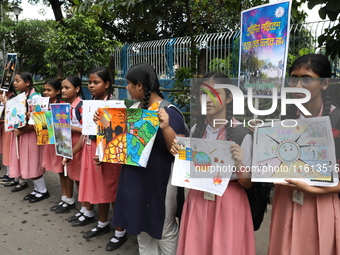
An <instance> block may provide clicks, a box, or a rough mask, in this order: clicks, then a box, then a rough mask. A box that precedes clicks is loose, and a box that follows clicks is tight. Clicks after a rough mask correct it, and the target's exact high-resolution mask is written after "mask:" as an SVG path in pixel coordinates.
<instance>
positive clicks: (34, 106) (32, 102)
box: [27, 96, 50, 125]
mask: <svg viewBox="0 0 340 255" xmlns="http://www.w3.org/2000/svg"><path fill="white" fill-rule="evenodd" d="M49 101H50V98H49V97H40V96H39V97H35V98H32V99H27V105H28V112H29V113H30V116H31V117H30V119H29V120H28V124H29V125H34V120H33V117H32V113H33V112H42V111H47V110H48V104H49Z"/></svg>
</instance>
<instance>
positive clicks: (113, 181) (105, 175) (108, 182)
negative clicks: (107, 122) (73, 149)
mask: <svg viewBox="0 0 340 255" xmlns="http://www.w3.org/2000/svg"><path fill="white" fill-rule="evenodd" d="M95 151H96V141H94V140H91V144H90V145H87V144H86V142H84V143H83V149H82V153H83V154H82V156H83V157H82V163H81V166H82V167H81V173H80V182H79V195H78V200H79V201H81V202H89V203H91V204H101V203H111V202H115V201H116V193H117V187H118V179H119V174H120V169H121V165H119V164H112V163H102V164H101V165H100V166H98V167H97V166H96V165H95V164H94V162H95V161H94V160H93V158H94V156H95Z"/></svg>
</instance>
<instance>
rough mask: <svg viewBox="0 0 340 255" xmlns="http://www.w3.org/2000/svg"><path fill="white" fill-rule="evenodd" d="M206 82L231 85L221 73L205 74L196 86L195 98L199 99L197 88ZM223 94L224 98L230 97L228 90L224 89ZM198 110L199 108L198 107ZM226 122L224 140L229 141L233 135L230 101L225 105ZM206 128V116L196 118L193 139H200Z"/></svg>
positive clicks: (231, 105)
mask: <svg viewBox="0 0 340 255" xmlns="http://www.w3.org/2000/svg"><path fill="white" fill-rule="evenodd" d="M206 81H213V82H214V83H215V84H232V82H231V80H230V79H229V77H228V76H227V75H225V74H223V73H207V74H206V75H205V76H203V80H202V82H200V83H198V84H197V85H198V86H197V90H196V92H197V98H198V99H199V95H198V94H199V93H198V92H199V88H200V86H201V84H202V83H203V84H204V82H206ZM224 92H225V94H226V98H229V97H230V94H231V92H230V90H229V89H227V88H224ZM199 108H200V107H199ZM198 112H199V113H200V112H201V109H199V111H198ZM226 115H227V116H226V120H228V122H227V124H226V125H225V128H226V140H228V141H230V140H232V139H233V134H234V128H233V127H232V125H231V122H232V121H231V120H232V118H233V101H230V102H229V103H228V104H227V114H226ZM205 128H206V116H204V115H199V116H198V118H197V123H196V128H195V131H194V133H193V135H192V136H193V137H199V138H202V134H203V133H204V131H205Z"/></svg>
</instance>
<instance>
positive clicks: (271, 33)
mask: <svg viewBox="0 0 340 255" xmlns="http://www.w3.org/2000/svg"><path fill="white" fill-rule="evenodd" d="M290 9H291V1H280V2H274V3H269V4H265V5H261V6H256V7H254V8H251V9H248V10H245V11H243V12H242V14H241V36H240V49H241V50H240V62H239V63H240V64H239V87H240V88H241V89H242V90H243V92H244V94H247V91H248V88H249V87H251V88H252V93H253V97H258V98H265V97H271V95H272V94H273V88H276V89H277V91H278V95H280V89H281V86H283V82H284V79H283V77H284V75H285V70H286V62H287V61H286V60H287V55H288V44H289V21H290ZM274 93H275V91H274Z"/></svg>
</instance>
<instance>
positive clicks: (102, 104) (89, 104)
mask: <svg viewBox="0 0 340 255" xmlns="http://www.w3.org/2000/svg"><path fill="white" fill-rule="evenodd" d="M98 108H125V104H124V101H123V100H83V128H82V134H83V135H96V134H97V125H96V123H94V121H93V115H94V114H95V112H96V110H97V109H98Z"/></svg>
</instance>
